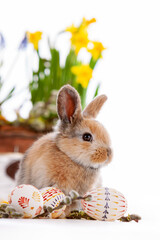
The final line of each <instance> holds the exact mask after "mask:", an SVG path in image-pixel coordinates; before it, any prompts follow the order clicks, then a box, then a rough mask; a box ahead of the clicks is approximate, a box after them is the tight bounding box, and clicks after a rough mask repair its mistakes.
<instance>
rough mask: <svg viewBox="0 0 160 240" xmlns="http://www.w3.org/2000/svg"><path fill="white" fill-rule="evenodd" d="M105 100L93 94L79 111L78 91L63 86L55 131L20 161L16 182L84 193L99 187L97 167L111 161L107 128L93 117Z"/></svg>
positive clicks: (34, 146)
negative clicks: (90, 100)
mask: <svg viewBox="0 0 160 240" xmlns="http://www.w3.org/2000/svg"><path fill="white" fill-rule="evenodd" d="M106 100H107V97H106V96H105V95H100V96H98V97H96V98H95V99H94V100H93V101H92V102H91V103H90V104H89V105H88V106H87V107H86V108H85V109H84V111H83V112H82V110H81V103H80V97H79V94H78V92H77V91H76V90H75V89H74V88H73V87H71V86H70V85H65V86H63V87H62V88H61V89H60V91H59V94H58V97H57V112H58V116H59V122H58V123H57V126H56V128H55V131H54V132H52V133H49V134H47V135H45V136H43V137H41V138H40V139H39V140H37V141H36V142H35V143H34V144H33V145H32V146H31V147H30V149H28V151H27V152H26V153H25V156H24V158H23V160H22V162H21V164H20V169H19V171H18V173H17V184H18V185H19V184H31V185H34V186H35V187H37V188H39V189H40V188H43V187H49V186H53V187H57V188H59V189H61V190H62V191H63V192H64V193H65V194H68V193H69V192H70V191H71V190H75V191H77V192H78V193H79V194H80V195H84V194H85V193H86V192H87V191H89V190H91V189H92V188H94V187H98V186H100V179H99V170H100V168H101V167H103V166H105V165H106V164H108V163H109V162H110V161H111V158H112V151H111V148H110V140H109V136H108V133H107V132H106V129H105V128H104V127H103V126H102V125H101V124H100V123H99V122H97V121H96V120H95V117H96V116H97V114H98V112H99V110H100V109H101V107H102V105H103V104H104V102H105V101H106Z"/></svg>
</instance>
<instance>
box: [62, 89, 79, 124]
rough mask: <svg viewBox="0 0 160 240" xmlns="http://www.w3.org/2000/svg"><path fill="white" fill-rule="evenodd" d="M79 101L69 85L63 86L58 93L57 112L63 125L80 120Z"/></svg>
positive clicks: (76, 93) (75, 92) (77, 95)
mask: <svg viewBox="0 0 160 240" xmlns="http://www.w3.org/2000/svg"><path fill="white" fill-rule="evenodd" d="M81 111H82V110H81V101H80V97H79V94H78V92H77V91H76V90H75V89H74V88H73V87H71V86H70V85H64V86H63V87H62V88H61V89H60V90H59V93H58V97H57V112H58V116H59V118H60V119H61V120H62V121H63V122H65V123H72V122H74V121H76V120H78V119H81Z"/></svg>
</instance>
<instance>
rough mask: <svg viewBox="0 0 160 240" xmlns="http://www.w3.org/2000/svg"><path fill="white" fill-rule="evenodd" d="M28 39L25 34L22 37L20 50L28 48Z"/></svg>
mask: <svg viewBox="0 0 160 240" xmlns="http://www.w3.org/2000/svg"><path fill="white" fill-rule="evenodd" d="M27 44H28V40H27V35H26V34H25V36H24V38H23V39H22V41H21V43H20V45H19V47H18V49H19V50H24V49H26V48H27Z"/></svg>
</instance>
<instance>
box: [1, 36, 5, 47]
mask: <svg viewBox="0 0 160 240" xmlns="http://www.w3.org/2000/svg"><path fill="white" fill-rule="evenodd" d="M4 47H5V40H4V37H3V35H2V33H0V49H3V48H4Z"/></svg>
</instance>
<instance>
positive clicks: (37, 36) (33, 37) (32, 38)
mask: <svg viewBox="0 0 160 240" xmlns="http://www.w3.org/2000/svg"><path fill="white" fill-rule="evenodd" d="M41 38H42V32H34V33H31V32H27V39H28V42H30V43H32V44H33V46H34V49H35V50H38V42H39V40H41Z"/></svg>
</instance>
